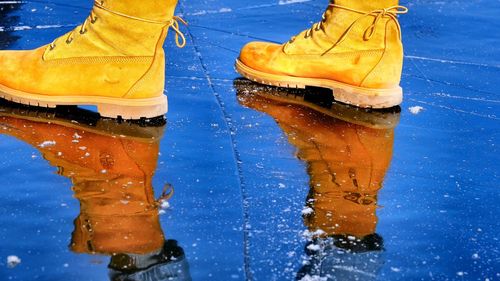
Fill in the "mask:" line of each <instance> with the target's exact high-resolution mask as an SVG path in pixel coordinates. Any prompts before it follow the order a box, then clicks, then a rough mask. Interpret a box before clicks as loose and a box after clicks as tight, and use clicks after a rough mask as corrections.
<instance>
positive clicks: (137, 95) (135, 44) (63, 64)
mask: <svg viewBox="0 0 500 281" xmlns="http://www.w3.org/2000/svg"><path fill="white" fill-rule="evenodd" d="M176 4H177V0H165V1H155V0H146V1H132V0H126V1H118V0H103V1H100V0H99V1H98V0H96V1H95V3H94V7H93V9H92V11H91V13H90V15H89V17H88V18H87V19H86V20H85V22H84V23H83V24H82V25H80V26H78V27H77V28H76V29H75V30H73V31H71V32H69V33H68V34H65V35H63V36H61V37H60V38H57V39H56V40H54V41H53V42H52V43H51V44H50V45H47V46H42V47H40V48H38V49H36V50H30V51H1V52H0V98H5V99H7V100H11V101H14V102H19V103H23V104H29V105H35V106H43V107H55V106H56V105H95V106H97V108H98V111H99V113H100V114H101V115H102V116H106V117H113V118H114V117H118V116H121V117H123V118H125V119H139V118H141V117H146V118H152V117H156V116H160V115H163V114H164V113H166V111H167V100H166V97H165V96H164V95H163V89H164V80H165V54H164V51H163V47H162V46H163V42H164V39H165V37H166V35H167V31H168V29H169V28H172V29H173V30H174V31H175V32H176V36H178V37H177V43H178V45H179V46H183V45H184V41H181V40H179V36H180V37H182V39H184V37H183V35H182V33H180V31H179V24H178V21H177V20H178V18H176V17H173V13H174V9H175V6H176Z"/></svg>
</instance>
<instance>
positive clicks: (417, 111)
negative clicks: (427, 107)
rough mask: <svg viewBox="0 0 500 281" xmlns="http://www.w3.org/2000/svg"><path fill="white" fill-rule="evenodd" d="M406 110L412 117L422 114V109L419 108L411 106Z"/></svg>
mask: <svg viewBox="0 0 500 281" xmlns="http://www.w3.org/2000/svg"><path fill="white" fill-rule="evenodd" d="M408 110H410V112H411V113H412V114H414V115H417V114H419V113H420V112H422V110H424V108H423V107H421V106H412V107H410V108H408Z"/></svg>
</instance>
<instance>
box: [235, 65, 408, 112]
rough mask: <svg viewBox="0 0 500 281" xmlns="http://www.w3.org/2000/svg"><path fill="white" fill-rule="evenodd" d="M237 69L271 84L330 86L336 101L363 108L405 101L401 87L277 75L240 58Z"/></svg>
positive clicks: (251, 78) (288, 86)
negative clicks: (356, 84)
mask: <svg viewBox="0 0 500 281" xmlns="http://www.w3.org/2000/svg"><path fill="white" fill-rule="evenodd" d="M236 70H237V71H238V72H239V73H240V74H241V75H243V76H244V77H246V78H248V79H250V80H252V81H255V82H257V83H262V84H266V85H271V86H278V87H285V88H299V89H305V87H320V88H328V89H331V90H332V92H333V96H334V98H335V100H336V101H339V102H342V103H347V104H351V105H355V106H358V107H363V108H390V107H394V106H397V105H400V104H401V102H403V90H402V89H401V87H397V88H393V89H371V88H362V87H357V86H352V85H349V84H345V83H341V82H337V81H334V80H328V79H318V78H304V77H294V76H286V75H276V74H271V73H266V72H262V71H258V70H255V69H253V68H251V67H248V66H247V65H245V64H243V63H242V62H241V61H240V60H236Z"/></svg>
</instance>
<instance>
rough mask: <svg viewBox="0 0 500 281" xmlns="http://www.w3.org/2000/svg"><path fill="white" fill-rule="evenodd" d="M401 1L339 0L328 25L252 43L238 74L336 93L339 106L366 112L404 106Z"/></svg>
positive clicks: (243, 54)
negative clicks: (282, 41) (280, 40)
mask: <svg viewBox="0 0 500 281" xmlns="http://www.w3.org/2000/svg"><path fill="white" fill-rule="evenodd" d="M406 12H407V9H406V8H405V7H402V6H398V0H335V1H333V2H332V3H331V4H329V6H328V9H327V11H326V12H325V14H324V15H323V20H322V21H321V22H318V23H316V24H314V25H313V26H312V27H311V28H310V29H308V30H305V31H303V32H301V33H300V34H298V35H297V36H295V37H293V38H292V39H291V40H290V41H289V42H287V43H285V44H282V45H278V44H273V43H266V42H251V43H249V44H247V45H246V46H245V47H243V49H242V50H241V53H240V56H239V58H238V60H237V61H236V70H237V71H238V72H239V73H240V74H241V75H243V76H244V77H246V78H248V79H250V80H253V81H255V82H259V83H263V84H267V85H273V86H280V87H288V88H305V87H306V86H315V87H324V88H329V89H332V91H333V95H334V97H335V99H336V100H337V101H340V102H343V103H347V104H351V105H355V106H359V107H366V108H388V107H393V106H396V105H398V104H400V103H401V102H402V98H403V94H402V89H401V87H400V86H399V82H400V79H401V70H402V65H403V46H402V43H401V27H400V25H399V23H398V19H397V15H398V14H403V13H406Z"/></svg>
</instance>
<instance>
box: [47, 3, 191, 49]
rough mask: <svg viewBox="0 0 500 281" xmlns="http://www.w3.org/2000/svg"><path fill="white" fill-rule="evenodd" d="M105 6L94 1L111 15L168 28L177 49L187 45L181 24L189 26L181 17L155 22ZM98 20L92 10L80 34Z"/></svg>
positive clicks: (70, 34) (95, 5)
mask: <svg viewBox="0 0 500 281" xmlns="http://www.w3.org/2000/svg"><path fill="white" fill-rule="evenodd" d="M103 4H104V1H97V0H96V1H94V8H98V9H101V10H104V11H107V12H109V13H112V14H115V15H117V16H122V17H125V18H128V19H133V20H137V21H142V22H147V23H153V24H161V25H165V26H168V27H170V28H172V29H173V30H174V31H175V43H176V45H177V47H179V48H183V47H184V46H185V45H186V37H185V36H184V34H183V33H182V31H181V30H180V28H179V22H181V23H183V24H185V25H187V22H186V21H185V20H183V19H182V18H181V17H177V16H174V17H172V19H170V20H168V21H155V20H149V19H143V18H138V17H134V16H130V15H127V14H123V13H120V12H116V11H113V10H110V9H108V8H106V7H104V6H103ZM97 20H98V18H97V16H96V15H95V12H94V10H93V9H92V11H91V12H90V16H89V17H88V18H87V19H86V20H85V21H84V22H83V24H82V25H81V26H80V31H79V32H80V34H82V35H83V34H85V33H86V32H87V25H88V24H89V23H90V24H94V23H95V22H96V21H97ZM75 31H76V29H75V30H73V31H72V32H70V33H69V34H68V37H67V38H66V44H70V43H71V42H72V41H73V34H74V32H75ZM56 40H57V39H56ZM55 42H56V41H54V42H52V43H50V45H49V50H53V49H54V48H55V47H56V44H55Z"/></svg>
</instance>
